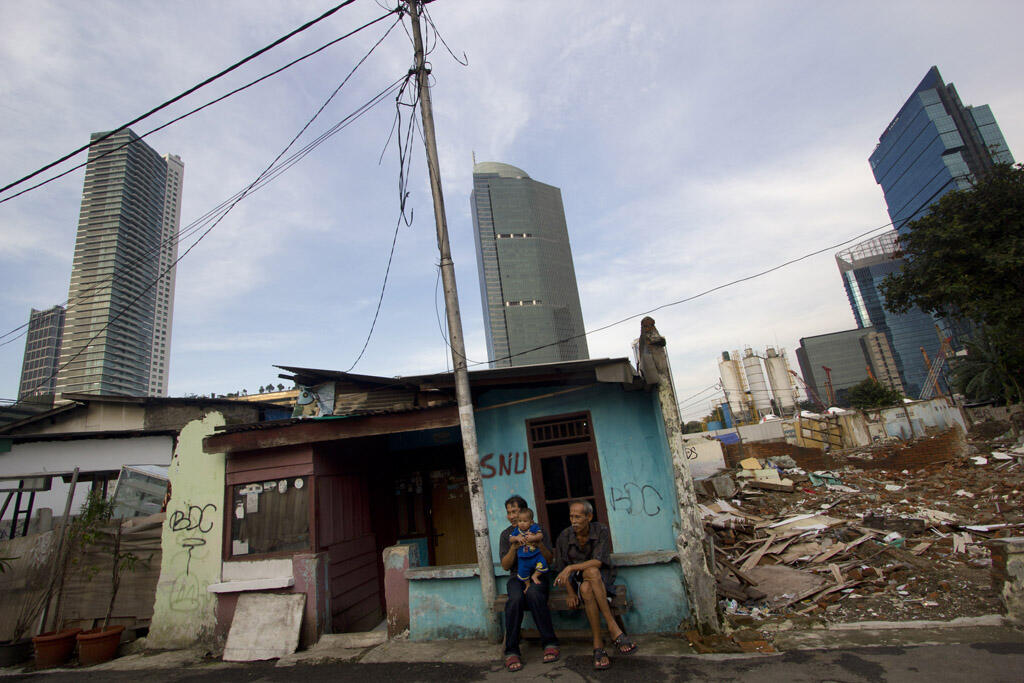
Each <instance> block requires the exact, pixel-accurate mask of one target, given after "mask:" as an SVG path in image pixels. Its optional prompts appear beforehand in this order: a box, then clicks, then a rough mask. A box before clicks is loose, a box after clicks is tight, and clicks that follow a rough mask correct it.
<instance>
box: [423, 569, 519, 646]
mask: <svg viewBox="0 0 1024 683" xmlns="http://www.w3.org/2000/svg"><path fill="white" fill-rule="evenodd" d="M501 585H502V586H503V587H504V585H505V584H504V583H503V584H501ZM487 608H490V605H487V606H486V608H485V606H484V604H483V600H482V599H481V597H480V578H479V577H477V576H472V577H467V578H447V579H428V580H418V581H410V582H409V640H453V639H457V638H483V637H484V636H486V634H487V619H488V618H492V617H490V615H488V613H487Z"/></svg>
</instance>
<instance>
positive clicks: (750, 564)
mask: <svg viewBox="0 0 1024 683" xmlns="http://www.w3.org/2000/svg"><path fill="white" fill-rule="evenodd" d="M774 542H775V535H774V534H773V535H771V536H769V537H768V540H767V541H765V542H764V545H762V546H761V547H760V548H758V550H757V551H756V552H754V554H753V555H751V556H750V557H748V558H747V561H746V562H744V563H743V566H742V567H740V569H742V570H743V571H745V572H746V571H750V570H751V569H753V568H754V567H756V566H757V563H758V562H760V561H761V558H762V557H764V553H765V551H766V550H768V548H770V547H771V545H772V543H774Z"/></svg>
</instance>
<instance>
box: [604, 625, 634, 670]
mask: <svg viewBox="0 0 1024 683" xmlns="http://www.w3.org/2000/svg"><path fill="white" fill-rule="evenodd" d="M612 645H614V646H615V649H616V650H617V651H618V653H619V654H620V655H631V654H633V653H634V652H636V651H637V648H638V647H639V646H638V645H637V644H636V641H634V640H633V639H632V638H630V637H629V636H627V635H626V633H625V632H623V633H620V634H619V637H618V638H616V639H615V640H613V641H612ZM611 665H612V660H611V659H610V658H609V657H608V653H607V652H605V650H604V648H600V647H595V648H594V668H595V669H598V670H601V669H607V668H608V667H610V666H611Z"/></svg>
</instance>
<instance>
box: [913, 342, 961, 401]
mask: <svg viewBox="0 0 1024 683" xmlns="http://www.w3.org/2000/svg"><path fill="white" fill-rule="evenodd" d="M951 339H952V337H943V338H942V341H941V343H940V344H939V353H938V354H937V355H936V356H935V360H933V361H932V360H929V359H928V352H927V351H925V350H924V347H923V346H922V347H921V355H922V356H924V366H925V367H926V368H928V377H926V378H925V380H924V385H923V386H922V387H921V396H920V399H921V400H922V401H926V400H928V399H930V398H931V397H932V396H934V395H935V394H938V395H939V396H942V395H943V393H942V389H941V388H939V374H940V373H941V372H942V365H943V364H944V363H945V362H946V358H948V357H949V356H952V355H953V347H952V346H950V345H949V342H950V340H951Z"/></svg>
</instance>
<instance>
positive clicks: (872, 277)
mask: <svg viewBox="0 0 1024 683" xmlns="http://www.w3.org/2000/svg"><path fill="white" fill-rule="evenodd" d="M869 162H870V164H871V171H872V173H873V174H874V176H875V181H876V182H877V183H878V184H879V185H880V186H881V187H882V192H883V193H884V195H885V203H886V206H887V207H888V211H889V217H890V218H891V219H892V221H893V227H894V228H895V231H894V232H890V233H886V234H884V235H880V236H877V237H872V238H871V239H869V240H865V241H864V242H862V243H860V244H857V245H855V246H853V247H852V248H850V249H847V250H845V251H842V252H840V253H838V254H837V255H836V262H837V264H838V266H839V271H840V273H841V274H842V277H843V286H844V287H845V288H846V295H847V297H848V298H849V300H850V306H851V307H852V308H853V315H854V318H855V319H856V320H857V326H858V327H868V326H873V327H874V328H875V329H876V330H877V331H878V332H881V333H883V334H885V336H886V338H887V339H888V341H889V345H890V346H891V348H892V352H893V355H894V357H895V359H896V365H897V367H898V368H899V372H900V377H901V379H902V381H903V388H904V389H905V390H906V392H907V395H908V396H914V397H916V396H918V395H920V392H921V389H922V387H923V384H924V380H925V378H926V377H927V375H928V367H927V365H926V364H925V361H924V357H923V355H922V354H921V349H922V348H923V349H924V350H925V351H926V352H927V353H928V354H929V356H932V357H934V355H935V353H936V352H937V351H938V349H939V344H940V339H939V334H940V333H941V334H942V336H951V337H953V341H954V345H956V344H957V338H956V337H957V334H956V333H957V332H960V331H959V330H956V331H955V330H953V329H951V327H950V325H949V323H948V321H946V320H938V319H936V318H933V317H932V316H931V315H929V314H927V313H925V312H924V311H921V310H920V309H917V308H915V309H913V310H911V311H908V312H907V313H905V314H900V315H897V314H893V313H889V312H888V311H886V310H885V308H884V297H883V296H882V293H881V292H880V291H879V289H878V286H879V285H880V284H881V282H882V280H883V279H884V278H885V276H886V275H889V274H890V273H895V272H898V271H899V270H900V268H901V266H902V263H903V260H902V258H901V257H900V252H899V248H898V245H897V242H896V239H897V234H898V233H902V232H906V231H907V230H909V227H908V226H909V224H910V223H911V222H912V221H914V220H916V219H918V218H920V217H922V216H924V215H925V214H926V213H928V207H929V206H931V204H932V203H933V202H935V201H937V200H938V199H939V198H940V197H941V196H942V195H944V194H946V193H947V192H951V191H953V190H959V189H965V188H968V187H970V186H971V182H972V180H973V179H974V178H976V177H977V176H978V175H980V174H982V173H984V172H985V170H986V169H989V168H991V167H992V165H993V164H996V163H1012V162H1013V156H1012V155H1011V154H1010V151H1009V149H1008V148H1007V146H1006V141H1005V140H1004V139H1003V134H1002V132H1000V130H999V126H998V124H997V123H996V120H995V117H994V116H993V115H992V110H991V109H989V107H988V105H982V106H978V107H972V106H964V105H963V104H962V103H961V101H960V96H959V95H958V94H957V91H956V88H955V87H954V86H953V84H952V83H948V84H947V83H945V82H944V81H943V80H942V76H941V75H940V74H939V70H938V68H936V67H934V66H933V67H932V68H931V69H929V70H928V73H927V74H925V77H924V79H922V81H921V82H920V84H918V86H917V88H915V89H914V91H913V92H912V93H911V95H910V97H909V98H908V99H907V101H906V102H905V103H904V104H903V107H902V108H901V109H900V110H899V113H897V114H896V117H895V118H894V119H893V120H892V121H891V122H890V123H889V125H888V126H886V128H885V130H884V131H883V132H882V135H881V136H880V137H879V138H878V144H877V145H876V146H875V149H874V151H873V152H872V153H871V156H870V157H869ZM936 324H938V325H939V327H940V332H937V331H936Z"/></svg>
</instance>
